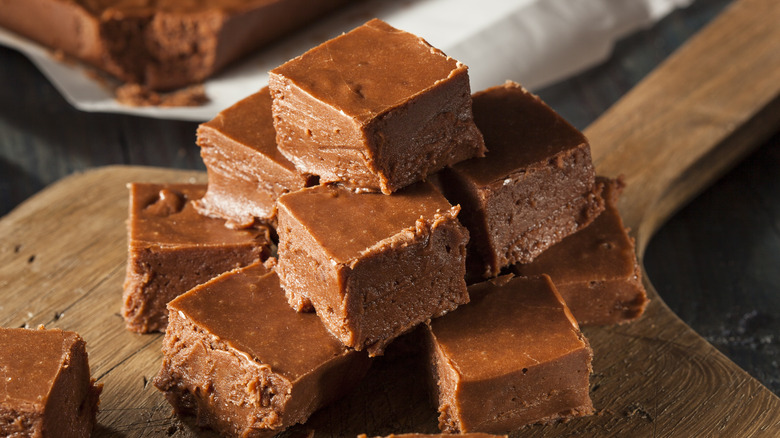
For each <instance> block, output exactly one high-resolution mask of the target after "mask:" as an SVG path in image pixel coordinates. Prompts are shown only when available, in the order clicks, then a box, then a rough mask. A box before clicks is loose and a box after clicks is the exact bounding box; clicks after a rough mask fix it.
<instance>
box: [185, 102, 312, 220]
mask: <svg viewBox="0 0 780 438" xmlns="http://www.w3.org/2000/svg"><path fill="white" fill-rule="evenodd" d="M198 146H200V155H201V157H202V158H203V163H205V164H206V169H207V170H208V177H209V184H208V190H207V191H206V195H205V196H204V197H203V198H202V199H199V200H197V201H195V208H196V209H197V210H198V212H200V213H201V214H205V215H207V216H211V217H217V218H222V219H225V220H226V221H227V222H226V225H227V226H229V227H231V228H248V227H251V226H253V225H255V224H256V223H257V224H270V225H274V224H275V223H276V199H277V198H278V197H279V196H281V195H283V194H285V193H287V192H290V191H295V190H300V189H302V188H304V187H306V186H308V185H311V184H312V183H313V178H312V177H311V176H310V175H303V174H300V173H298V171H296V170H295V166H294V165H293V164H292V162H290V160H288V159H287V158H285V157H284V155H282V154H281V153H280V152H279V149H277V147H276V131H275V130H274V123H273V116H272V115H271V94H270V93H269V92H268V87H263V89H261V90H260V91H259V92H257V93H255V94H252V95H250V96H249V97H247V98H245V99H243V100H241V101H239V102H238V103H236V104H234V105H233V106H231V107H230V108H227V109H225V110H223V111H222V112H220V113H219V114H218V115H217V116H216V117H215V118H214V119H212V120H210V121H208V122H206V123H203V124H202V125H200V126H199V127H198Z"/></svg>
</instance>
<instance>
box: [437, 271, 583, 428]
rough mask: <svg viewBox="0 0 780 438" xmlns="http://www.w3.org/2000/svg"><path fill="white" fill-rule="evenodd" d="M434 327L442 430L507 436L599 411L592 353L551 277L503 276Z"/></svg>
mask: <svg viewBox="0 0 780 438" xmlns="http://www.w3.org/2000/svg"><path fill="white" fill-rule="evenodd" d="M469 294H470V295H471V303H469V304H467V305H465V306H461V307H459V308H458V309H457V310H456V311H454V312H452V313H450V314H448V315H445V316H443V317H441V318H437V319H434V320H432V321H431V322H430V324H429V326H428V337H427V338H428V342H427V344H428V355H429V358H430V364H431V370H432V376H434V380H435V382H434V383H435V384H436V386H437V389H436V392H437V393H438V401H439V412H440V416H439V427H440V428H441V429H442V430H443V431H445V432H450V433H455V432H475V431H479V432H488V433H507V432H510V431H513V430H516V429H518V428H520V427H521V426H523V425H526V424H530V423H547V422H551V421H555V420H558V419H563V418H570V417H574V416H581V415H588V414H590V413H592V412H593V406H592V404H591V400H590V397H589V395H588V377H589V375H590V372H591V365H590V362H591V350H590V347H589V345H588V342H587V340H586V339H585V337H584V336H583V335H582V333H581V332H580V330H579V327H578V326H577V322H576V321H575V320H574V317H573V316H572V315H571V313H570V312H569V309H568V308H567V307H566V304H565V303H564V302H563V299H562V298H561V297H560V295H559V294H558V292H557V291H556V290H555V287H554V286H553V284H552V282H551V281H550V279H549V277H547V276H541V277H534V278H522V277H515V278H511V275H510V276H503V277H498V278H496V279H493V280H489V281H486V282H483V283H479V284H476V285H472V286H470V287H469Z"/></svg>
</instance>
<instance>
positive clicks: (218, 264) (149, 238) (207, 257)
mask: <svg viewBox="0 0 780 438" xmlns="http://www.w3.org/2000/svg"><path fill="white" fill-rule="evenodd" d="M128 189H129V204H130V205H129V219H128V231H127V233H128V234H127V235H128V237H127V239H128V255H127V267H126V273H125V280H124V285H123V298H122V316H123V318H124V320H125V325H126V327H127V329H128V330H131V331H134V332H138V333H148V332H153V331H164V330H165V326H166V324H167V320H168V313H167V308H166V304H167V303H168V302H169V301H170V300H172V299H174V298H176V296H178V295H179V294H182V293H184V292H187V291H188V290H189V289H191V288H192V287H194V286H196V285H198V284H200V283H203V282H205V281H207V280H209V279H211V278H212V277H214V276H216V275H219V274H221V273H223V272H225V271H229V270H231V269H234V268H236V267H239V266H245V265H248V264H251V263H253V262H255V261H258V260H259V261H262V260H265V259H266V258H267V257H268V255H269V254H270V242H271V239H270V236H269V230H268V229H267V228H265V227H260V228H255V229H251V230H231V229H228V228H227V227H225V226H224V221H223V220H221V219H214V218H209V217H206V216H202V215H200V214H198V213H197V212H196V211H195V208H194V206H193V205H192V202H191V201H192V200H194V199H198V198H200V197H201V196H202V195H203V193H204V192H205V190H206V187H205V185H202V184H175V183H167V184H165V183H163V184H159V183H130V184H128ZM180 215H181V216H180ZM187 227H194V229H192V228H191V229H190V232H189V234H188V232H187Z"/></svg>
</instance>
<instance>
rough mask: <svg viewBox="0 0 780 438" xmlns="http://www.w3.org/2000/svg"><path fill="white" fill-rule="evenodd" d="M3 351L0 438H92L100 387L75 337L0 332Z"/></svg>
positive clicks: (48, 332) (14, 330)
mask: <svg viewBox="0 0 780 438" xmlns="http://www.w3.org/2000/svg"><path fill="white" fill-rule="evenodd" d="M0 351H2V354H0V382H2V384H0V436H4V437H40V436H44V437H46V436H57V437H63V438H70V437H73V438H84V437H88V436H90V433H91V432H92V428H93V426H94V425H95V416H96V414H97V410H98V399H99V396H100V392H101V389H102V385H96V384H95V381H94V380H93V379H92V378H91V377H90V373H89V362H88V359H87V350H86V343H85V342H84V340H83V339H82V338H81V337H80V336H79V335H78V334H77V333H74V332H69V331H63V330H60V329H50V330H45V329H43V328H40V329H37V330H31V329H24V328H0Z"/></svg>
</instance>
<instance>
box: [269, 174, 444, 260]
mask: <svg viewBox="0 0 780 438" xmlns="http://www.w3.org/2000/svg"><path fill="white" fill-rule="evenodd" d="M278 205H279V209H284V210H285V211H286V212H287V213H288V214H289V215H290V216H292V217H293V218H295V220H296V221H297V222H299V223H300V224H301V225H302V226H304V227H306V228H307V229H308V231H309V233H310V235H311V236H312V237H313V238H314V239H315V240H316V241H317V242H318V243H319V244H320V245H321V246H322V247H323V248H324V249H325V251H327V252H328V253H329V254H330V256H331V257H332V258H333V259H334V260H335V261H336V262H341V263H346V262H349V261H351V260H353V259H356V258H358V257H360V255H361V254H362V253H363V252H365V251H366V250H368V249H369V248H371V247H373V246H374V245H377V244H378V243H379V242H381V241H383V240H385V239H388V238H391V237H393V236H395V235H397V234H399V233H402V232H403V231H404V230H406V229H413V228H414V227H415V224H416V223H417V220H418V219H421V218H425V219H427V220H430V219H433V218H434V217H435V216H436V214H437V213H441V214H445V213H447V212H448V211H449V210H450V209H451V208H452V206H451V205H450V204H449V202H447V200H446V199H445V198H444V196H442V195H441V193H439V192H438V191H437V190H436V189H435V188H434V187H433V185H431V184H430V183H428V182H420V183H416V184H413V185H411V186H409V187H406V188H404V189H403V190H400V191H398V192H395V193H393V194H392V195H383V194H381V193H355V192H353V191H351V190H348V189H345V188H341V187H336V186H316V187H312V188H308V189H304V190H301V191H298V192H295V193H290V194H287V195H284V196H282V197H281V198H279V204H278Z"/></svg>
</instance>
